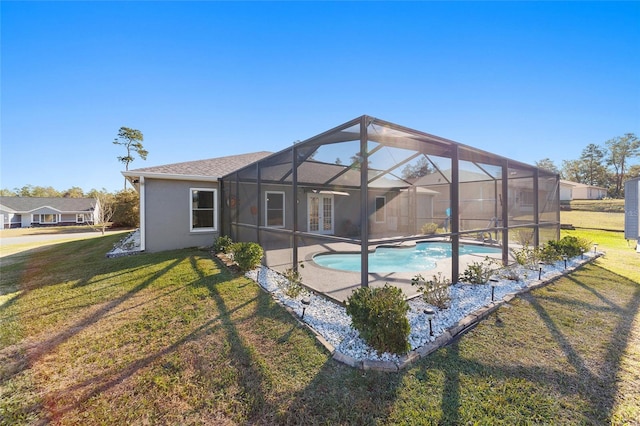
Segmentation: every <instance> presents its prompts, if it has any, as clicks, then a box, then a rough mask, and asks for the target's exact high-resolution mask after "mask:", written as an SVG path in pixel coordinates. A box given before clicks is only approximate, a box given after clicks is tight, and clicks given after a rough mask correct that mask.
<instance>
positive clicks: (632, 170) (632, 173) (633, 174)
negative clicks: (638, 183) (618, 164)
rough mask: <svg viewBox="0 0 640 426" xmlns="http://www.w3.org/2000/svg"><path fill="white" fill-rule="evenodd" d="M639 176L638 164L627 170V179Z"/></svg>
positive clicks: (639, 167)
mask: <svg viewBox="0 0 640 426" xmlns="http://www.w3.org/2000/svg"><path fill="white" fill-rule="evenodd" d="M637 177H640V164H634V165H633V166H631V167H629V170H627V179H635V178H637Z"/></svg>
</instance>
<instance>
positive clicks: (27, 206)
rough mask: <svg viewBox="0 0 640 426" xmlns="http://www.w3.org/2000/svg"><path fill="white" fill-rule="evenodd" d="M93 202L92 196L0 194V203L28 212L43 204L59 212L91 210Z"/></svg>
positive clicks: (12, 208)
mask: <svg viewBox="0 0 640 426" xmlns="http://www.w3.org/2000/svg"><path fill="white" fill-rule="evenodd" d="M95 204H96V200H95V199H93V198H62V197H6V196H0V205H2V206H3V207H7V208H9V209H11V210H13V211H15V212H30V211H33V210H36V209H39V208H41V207H45V206H47V207H51V208H53V209H55V210H58V211H60V212H84V211H89V210H91V209H92V208H93V207H94V206H95Z"/></svg>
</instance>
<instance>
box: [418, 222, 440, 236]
mask: <svg viewBox="0 0 640 426" xmlns="http://www.w3.org/2000/svg"><path fill="white" fill-rule="evenodd" d="M420 232H422V233H423V234H425V235H431V234H435V233H436V232H438V224H437V223H425V224H424V225H422V228H420Z"/></svg>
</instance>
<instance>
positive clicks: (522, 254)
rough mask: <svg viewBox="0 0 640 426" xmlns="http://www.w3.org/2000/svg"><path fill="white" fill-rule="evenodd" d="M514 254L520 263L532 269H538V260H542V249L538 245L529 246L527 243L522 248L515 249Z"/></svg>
mask: <svg viewBox="0 0 640 426" xmlns="http://www.w3.org/2000/svg"><path fill="white" fill-rule="evenodd" d="M513 256H514V257H515V259H516V262H517V263H518V265H521V266H524V267H525V268H527V269H531V270H534V269H536V268H537V265H538V262H540V260H541V259H540V249H539V248H537V247H529V246H528V245H526V244H525V245H524V246H523V247H522V248H521V249H520V250H514V251H513Z"/></svg>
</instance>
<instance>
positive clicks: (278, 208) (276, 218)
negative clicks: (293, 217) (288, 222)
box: [265, 192, 284, 228]
mask: <svg viewBox="0 0 640 426" xmlns="http://www.w3.org/2000/svg"><path fill="white" fill-rule="evenodd" d="M265 211H266V212H267V214H266V216H265V222H266V223H265V226H268V227H271V228H284V192H265Z"/></svg>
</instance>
